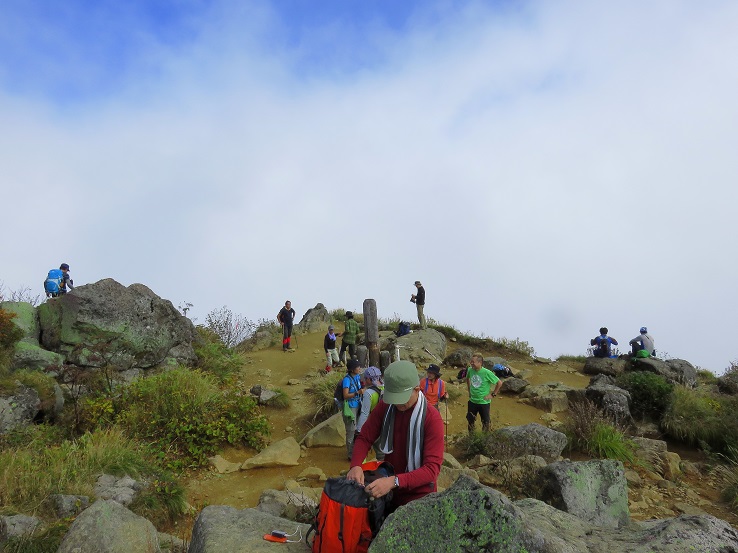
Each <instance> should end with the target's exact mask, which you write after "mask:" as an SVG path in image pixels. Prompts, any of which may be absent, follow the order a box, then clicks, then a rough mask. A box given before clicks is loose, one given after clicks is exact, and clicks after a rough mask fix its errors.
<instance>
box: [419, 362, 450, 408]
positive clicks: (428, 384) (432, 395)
mask: <svg viewBox="0 0 738 553" xmlns="http://www.w3.org/2000/svg"><path fill="white" fill-rule="evenodd" d="M425 374H426V376H425V378H424V379H423V380H421V381H420V389H421V390H422V391H423V394H425V399H427V400H428V405H430V406H432V407H435V408H436V409H438V410H439V411H440V409H441V407H440V405H439V401H445V400H447V399H448V392H447V391H446V383H445V382H444V381H443V380H441V369H440V368H439V367H438V365H434V364H432V363H431V364H430V365H428V369H427V370H426V372H425Z"/></svg>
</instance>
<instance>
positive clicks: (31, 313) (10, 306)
mask: <svg viewBox="0 0 738 553" xmlns="http://www.w3.org/2000/svg"><path fill="white" fill-rule="evenodd" d="M0 309H2V310H3V311H7V312H8V313H14V314H15V317H13V323H14V324H15V326H17V327H18V328H20V329H21V330H22V331H23V337H22V338H21V342H26V343H29V344H36V345H38V337H39V335H40V333H41V328H40V327H39V324H38V313H36V308H35V307H34V306H33V305H31V304H30V303H28V302H25V301H3V302H0Z"/></svg>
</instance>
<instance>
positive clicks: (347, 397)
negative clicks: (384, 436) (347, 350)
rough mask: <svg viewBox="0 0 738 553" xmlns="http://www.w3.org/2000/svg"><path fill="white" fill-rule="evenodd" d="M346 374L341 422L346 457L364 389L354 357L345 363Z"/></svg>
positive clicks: (354, 430) (342, 384) (349, 456)
mask: <svg viewBox="0 0 738 553" xmlns="http://www.w3.org/2000/svg"><path fill="white" fill-rule="evenodd" d="M346 367H347V371H348V372H347V374H346V376H344V377H343V382H342V383H341V386H342V387H343V424H344V427H345V428H346V450H347V452H348V458H349V459H351V452H352V450H353V448H354V437H355V434H356V419H357V418H358V416H359V409H360V408H361V396H362V394H363V393H364V389H363V388H362V387H361V377H360V376H359V373H360V372H361V364H360V363H359V362H358V361H357V360H356V359H350V360H349V362H348V363H346Z"/></svg>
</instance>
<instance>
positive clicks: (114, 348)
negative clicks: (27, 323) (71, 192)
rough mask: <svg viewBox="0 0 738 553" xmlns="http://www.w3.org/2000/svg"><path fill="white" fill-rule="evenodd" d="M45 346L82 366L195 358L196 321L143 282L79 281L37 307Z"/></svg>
mask: <svg viewBox="0 0 738 553" xmlns="http://www.w3.org/2000/svg"><path fill="white" fill-rule="evenodd" d="M38 315H39V323H40V328H41V333H40V340H41V344H42V346H43V347H44V348H46V349H48V350H50V351H53V352H56V353H60V354H62V355H63V356H64V357H65V358H66V360H67V362H68V363H71V364H74V365H77V366H79V367H101V366H105V365H109V366H111V367H114V368H115V369H116V370H119V371H125V370H128V369H132V368H140V369H148V368H152V367H157V366H165V365H168V364H175V363H184V364H191V363H193V362H194V361H195V354H194V351H193V349H192V342H193V340H194V337H195V331H194V326H193V324H192V321H190V320H189V319H188V318H187V317H184V316H182V315H181V314H180V313H179V311H177V309H176V308H175V307H174V306H173V305H172V303H171V302H170V301H168V300H163V299H161V298H160V297H159V296H157V295H156V294H154V292H152V291H151V290H150V289H149V288H147V287H146V286H144V285H143V284H132V285H131V286H128V287H127V288H126V287H125V286H123V285H121V284H119V283H117V282H116V281H114V280H112V279H105V280H101V281H99V282H96V283H94V284H87V285H84V286H79V287H77V288H75V289H74V291H73V292H71V293H69V294H66V295H64V296H61V297H59V298H56V299H55V300H54V301H47V302H46V303H43V304H41V305H40V306H39V307H38Z"/></svg>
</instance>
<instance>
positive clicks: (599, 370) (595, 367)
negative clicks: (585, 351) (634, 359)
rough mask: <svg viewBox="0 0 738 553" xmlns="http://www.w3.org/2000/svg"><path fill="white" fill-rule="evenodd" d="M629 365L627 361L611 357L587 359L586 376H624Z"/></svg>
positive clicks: (585, 364) (585, 365)
mask: <svg viewBox="0 0 738 553" xmlns="http://www.w3.org/2000/svg"><path fill="white" fill-rule="evenodd" d="M627 365H628V361H627V360H626V359H610V358H609V357H605V358H601V357H587V360H586V361H585V362H584V369H582V370H583V371H584V374H590V375H594V374H606V375H608V376H618V375H620V374H623V373H624V372H625V370H626V367H627Z"/></svg>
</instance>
